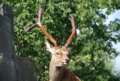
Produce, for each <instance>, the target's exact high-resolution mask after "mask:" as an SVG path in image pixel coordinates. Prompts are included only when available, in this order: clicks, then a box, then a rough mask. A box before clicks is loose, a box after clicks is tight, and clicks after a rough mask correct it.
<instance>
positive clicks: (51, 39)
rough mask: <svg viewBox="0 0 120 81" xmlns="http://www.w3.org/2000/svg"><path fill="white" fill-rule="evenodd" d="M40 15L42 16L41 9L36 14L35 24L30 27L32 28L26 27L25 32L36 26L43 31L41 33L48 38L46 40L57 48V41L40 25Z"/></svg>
mask: <svg viewBox="0 0 120 81" xmlns="http://www.w3.org/2000/svg"><path fill="white" fill-rule="evenodd" d="M42 14H43V9H42V8H40V10H39V12H38V13H37V15H38V22H37V23H36V24H34V25H32V26H28V27H26V28H27V30H26V32H28V31H30V30H31V29H32V28H34V27H36V26H38V27H39V28H40V29H41V30H42V31H43V33H44V34H45V35H46V36H47V37H48V39H49V40H50V41H51V42H52V43H53V44H54V46H55V47H57V46H58V44H57V41H56V40H55V39H54V38H53V37H52V36H51V35H50V34H49V33H48V32H47V31H46V29H45V28H44V26H43V25H42V24H41V18H42Z"/></svg>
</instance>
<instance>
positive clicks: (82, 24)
mask: <svg viewBox="0 0 120 81" xmlns="http://www.w3.org/2000/svg"><path fill="white" fill-rule="evenodd" d="M3 2H5V3H7V4H9V5H11V6H12V7H13V11H14V29H15V30H14V31H15V38H14V39H15V48H16V51H15V54H16V55H20V56H25V57H28V58H30V59H31V60H32V61H33V62H34V68H35V71H36V73H37V80H38V81H48V80H49V78H48V69H49V62H50V57H51V56H50V54H49V53H48V52H46V50H45V44H44V43H45V41H46V40H47V38H46V37H45V36H44V34H43V33H42V32H41V31H40V29H39V28H35V29H33V30H31V31H30V32H28V33H27V34H25V35H23V33H24V26H29V25H32V24H34V23H36V21H37V16H36V14H35V13H36V12H38V9H39V6H41V7H42V8H43V9H44V14H43V20H42V23H43V25H44V26H45V28H46V29H47V31H48V32H49V33H50V34H51V35H52V36H53V37H54V38H56V39H58V40H59V42H60V45H64V44H65V42H66V40H67V39H68V37H69V35H70V33H71V31H69V30H71V24H70V21H69V20H68V18H69V16H70V15H74V17H75V21H76V27H77V29H78V30H80V32H79V34H78V36H77V38H76V40H73V43H72V44H71V46H72V47H73V50H72V52H71V56H70V58H71V62H70V64H69V66H68V67H69V68H70V69H71V70H72V71H73V72H74V73H75V74H76V75H77V76H79V77H80V78H81V80H82V81H109V80H113V76H111V74H110V72H109V70H107V69H106V68H105V63H104V62H105V60H106V59H107V57H109V55H111V54H113V53H114V54H115V53H116V51H115V50H114V49H113V48H112V44H111V42H117V41H120V35H118V34H116V35H115V36H113V33H114V32H118V31H119V30H120V27H119V26H120V24H119V22H120V20H118V19H116V20H115V21H113V22H110V24H109V25H105V24H104V22H105V21H106V18H107V15H109V14H111V13H112V12H114V11H115V10H117V9H120V5H119V3H120V1H119V0H104V1H103V0H62V1H61V0H14V1H13V0H4V1H3ZM102 9H106V12H105V14H103V13H102ZM116 81H117V80H116Z"/></svg>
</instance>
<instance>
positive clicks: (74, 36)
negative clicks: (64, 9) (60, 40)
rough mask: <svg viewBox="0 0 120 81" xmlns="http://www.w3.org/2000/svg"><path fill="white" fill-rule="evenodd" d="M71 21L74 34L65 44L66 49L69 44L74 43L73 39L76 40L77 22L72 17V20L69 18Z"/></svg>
mask: <svg viewBox="0 0 120 81" xmlns="http://www.w3.org/2000/svg"><path fill="white" fill-rule="evenodd" d="M69 20H70V21H71V24H72V33H71V35H70V37H69V38H68V40H67V43H66V44H65V47H67V48H68V46H69V44H70V43H71V42H72V39H73V38H76V26H75V21H74V17H73V16H71V18H69Z"/></svg>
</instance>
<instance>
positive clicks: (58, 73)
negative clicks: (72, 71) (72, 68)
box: [49, 61, 65, 81]
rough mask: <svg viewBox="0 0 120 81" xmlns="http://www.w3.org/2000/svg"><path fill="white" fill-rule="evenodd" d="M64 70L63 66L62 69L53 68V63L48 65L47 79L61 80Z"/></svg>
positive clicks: (52, 80)
mask: <svg viewBox="0 0 120 81" xmlns="http://www.w3.org/2000/svg"><path fill="white" fill-rule="evenodd" d="M64 68H65V66H63V67H57V66H55V64H54V63H52V61H51V63H50V68H49V77H50V80H51V81H60V80H61V78H62V77H63V76H64V75H63V74H64V72H65V71H64Z"/></svg>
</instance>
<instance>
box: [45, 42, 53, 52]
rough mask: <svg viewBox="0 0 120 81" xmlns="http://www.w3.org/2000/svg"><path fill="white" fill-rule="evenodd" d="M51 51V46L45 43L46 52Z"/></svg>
mask: <svg viewBox="0 0 120 81" xmlns="http://www.w3.org/2000/svg"><path fill="white" fill-rule="evenodd" d="M52 49H53V46H52V45H51V44H50V43H48V42H46V50H47V51H49V52H51V51H52Z"/></svg>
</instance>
